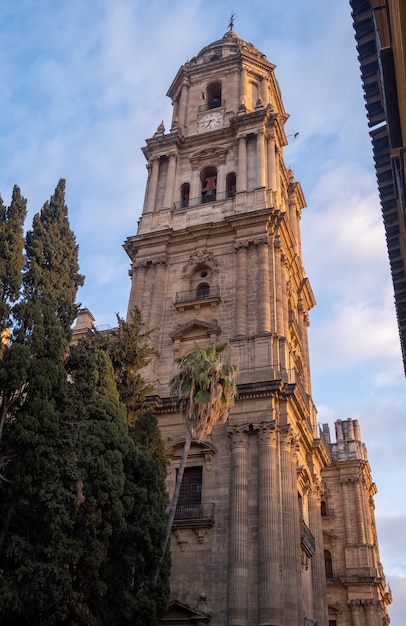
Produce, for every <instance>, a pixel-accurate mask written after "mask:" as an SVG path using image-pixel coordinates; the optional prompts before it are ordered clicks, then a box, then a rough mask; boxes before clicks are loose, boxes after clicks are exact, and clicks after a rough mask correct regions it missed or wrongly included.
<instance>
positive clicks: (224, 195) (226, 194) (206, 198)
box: [173, 189, 235, 210]
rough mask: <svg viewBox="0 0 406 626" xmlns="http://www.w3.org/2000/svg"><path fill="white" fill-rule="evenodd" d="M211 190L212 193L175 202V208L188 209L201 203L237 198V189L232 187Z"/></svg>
mask: <svg viewBox="0 0 406 626" xmlns="http://www.w3.org/2000/svg"><path fill="white" fill-rule="evenodd" d="M211 191H212V193H210V194H209V193H205V194H201V195H200V196H198V197H197V198H187V199H184V200H179V201H178V202H174V203H173V209H175V210H177V209H187V208H188V207H194V206H198V205H199V204H209V203H213V202H220V201H221V200H228V199H231V198H235V191H234V190H231V189H230V190H228V191H216V190H215V189H213V190H211Z"/></svg>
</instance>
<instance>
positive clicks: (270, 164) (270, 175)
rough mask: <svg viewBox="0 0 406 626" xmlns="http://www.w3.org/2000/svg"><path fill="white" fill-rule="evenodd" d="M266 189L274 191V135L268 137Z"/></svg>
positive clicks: (270, 134) (272, 133)
mask: <svg viewBox="0 0 406 626" xmlns="http://www.w3.org/2000/svg"><path fill="white" fill-rule="evenodd" d="M268 187H270V188H271V189H272V191H276V159H275V133H274V131H271V132H270V133H269V135H268Z"/></svg>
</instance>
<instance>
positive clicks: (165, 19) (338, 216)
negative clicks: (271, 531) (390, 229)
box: [0, 0, 406, 626]
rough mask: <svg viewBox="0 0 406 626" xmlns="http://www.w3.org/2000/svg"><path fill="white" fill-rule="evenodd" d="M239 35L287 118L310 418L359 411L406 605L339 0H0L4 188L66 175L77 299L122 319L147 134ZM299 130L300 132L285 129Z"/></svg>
mask: <svg viewBox="0 0 406 626" xmlns="http://www.w3.org/2000/svg"><path fill="white" fill-rule="evenodd" d="M231 11H234V12H235V14H236V20H235V30H236V32H237V33H238V35H239V36H240V37H241V38H243V39H245V40H247V41H250V42H251V43H253V44H254V45H256V47H257V48H259V49H260V50H261V51H263V52H264V53H265V54H266V56H267V57H268V59H269V60H270V61H271V62H272V63H275V64H276V66H277V68H276V75H277V78H278V81H279V84H280V87H281V90H282V96H283V99H284V104H285V108H286V110H287V112H288V113H289V114H290V118H289V120H288V121H287V124H286V132H287V134H288V135H291V138H290V144H289V146H287V147H286V148H285V160H286V163H287V164H288V165H290V166H291V167H292V169H293V170H294V172H295V177H296V179H297V180H299V181H300V182H301V184H302V187H303V190H304V194H305V197H306V200H307V208H306V209H305V210H304V211H303V217H302V237H303V256H304V264H305V268H306V271H307V274H308V276H309V278H310V281H311V284H312V287H313V291H314V293H315V296H316V300H317V306H316V307H315V309H314V310H313V311H312V312H311V326H310V330H309V334H310V350H311V360H312V381H313V396H314V401H315V403H316V406H317V407H318V412H319V422H320V423H323V422H329V423H330V424H331V425H332V424H333V423H334V420H336V419H338V418H341V419H346V418H348V417H352V418H354V419H358V420H359V421H360V424H361V432H362V436H363V440H364V441H365V443H366V444H367V447H368V451H369V459H370V463H371V467H372V474H373V478H374V480H375V482H376V483H377V486H378V490H379V491H378V494H377V496H376V498H375V502H376V518H377V524H378V533H379V538H380V551H381V559H382V562H383V565H384V568H385V573H386V577H387V579H388V581H389V583H390V585H391V588H392V591H393V594H394V598H395V599H394V603H393V605H392V607H391V618H392V621H391V624H392V626H402V625H403V623H404V617H403V616H404V615H405V614H406V554H405V545H406V500H405V497H404V494H403V487H404V485H405V483H406V463H405V461H404V449H405V444H406V428H405V426H404V422H403V420H404V414H405V407H406V387H405V379H404V374H403V367H402V362H401V356H400V347H399V341H398V333H397V327H396V316H395V309H394V304H393V288H392V283H391V279H390V273H389V263H388V259H387V253H386V244H385V235H384V231H383V225H382V220H381V215H380V207H379V199H378V194H377V188H376V181H375V172H374V168H373V160H372V149H371V144H370V139H369V135H368V127H367V120H366V116H365V109H364V103H363V95H362V88H361V81H360V73H359V67H358V62H357V54H356V48H355V40H354V35H353V30H352V22H351V14H350V6H349V3H348V2H347V1H346V0H329V1H328V3H326V2H325V0H307V2H303V0H266V1H265V0H251V1H250V2H249V3H248V2H246V1H245V2H242V1H240V0H233V2H227V1H223V2H221V3H220V2H215V1H214V0H205V1H201V0H193V1H192V0H173V1H172V2H170V3H164V2H162V1H159V0H150V1H149V2H148V3H145V2H141V1H138V0H114V2H111V1H110V0H93V1H92V2H91V3H90V2H83V0H70V1H69V2H62V1H61V0H59V1H58V0H36V1H35V2H32V0H18V1H17V2H16V1H15V0H3V1H2V2H1V16H0V84H1V89H0V111H1V116H0V193H1V195H2V197H3V200H4V201H5V202H6V203H8V202H9V201H10V198H11V192H12V187H13V184H14V183H16V184H18V185H19V186H20V187H21V190H22V193H23V195H24V196H25V197H27V199H28V207H29V212H30V215H29V220H28V222H27V224H28V225H30V223H31V219H32V216H33V214H34V213H35V212H37V211H38V210H39V209H40V208H41V206H42V205H43V203H44V202H45V200H47V199H48V198H49V197H50V195H51V194H52V193H53V191H54V189H55V186H56V184H57V182H58V180H59V178H66V181H67V196H66V197H67V204H68V206H69V212H70V221H71V225H72V228H73V229H74V231H75V233H76V238H77V242H78V244H79V247H80V266H81V271H82V273H84V274H85V275H86V283H85V286H84V287H83V288H82V289H81V290H80V292H79V301H80V302H81V303H82V304H83V305H84V306H87V307H88V308H89V309H90V310H91V311H92V313H93V315H94V316H95V318H96V324H97V325H99V326H101V325H104V324H110V325H114V323H115V313H116V312H119V313H120V314H121V315H123V316H125V314H126V309H127V300H128V295H129V287H130V283H129V278H128V269H129V260H128V258H127V256H126V254H125V253H124V251H123V249H122V244H123V242H124V240H125V239H126V237H128V236H130V235H133V234H135V233H136V229H137V220H138V218H139V216H140V212H141V208H142V203H143V196H144V189H145V182H146V168H145V160H144V157H143V155H142V153H141V147H142V146H143V145H144V143H145V139H146V138H147V137H151V136H152V135H153V133H154V132H155V130H156V128H157V126H158V125H159V124H160V122H161V121H162V120H163V121H164V123H165V125H166V127H167V128H168V127H169V126H170V120H171V104H170V101H169V99H168V98H167V97H166V96H165V94H166V91H167V89H168V88H169V86H170V84H171V82H172V79H173V78H174V76H175V74H176V72H177V70H178V69H179V67H180V66H181V65H182V63H184V62H185V61H186V60H187V59H189V58H191V57H193V56H194V55H195V54H196V53H197V52H198V51H199V50H200V49H201V48H202V47H204V46H205V45H207V44H208V43H210V42H211V41H213V40H215V39H218V38H220V37H221V36H222V35H223V34H224V32H225V31H226V30H227V27H228V20H229V18H230V14H231ZM296 132H299V137H298V138H297V139H294V137H293V135H294V133H296Z"/></svg>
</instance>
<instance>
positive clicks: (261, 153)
mask: <svg viewBox="0 0 406 626" xmlns="http://www.w3.org/2000/svg"><path fill="white" fill-rule="evenodd" d="M265 186H266V180H265V135H264V133H263V131H261V132H259V133H258V134H257V187H265Z"/></svg>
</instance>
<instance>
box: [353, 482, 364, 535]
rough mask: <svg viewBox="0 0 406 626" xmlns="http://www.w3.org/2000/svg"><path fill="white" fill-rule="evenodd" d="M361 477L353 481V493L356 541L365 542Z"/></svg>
mask: <svg viewBox="0 0 406 626" xmlns="http://www.w3.org/2000/svg"><path fill="white" fill-rule="evenodd" d="M361 481H362V478H361V477H360V476H359V477H358V479H357V480H356V482H355V483H354V492H355V493H354V495H355V498H354V499H355V509H356V512H357V534H358V541H357V543H363V544H365V543H366V532H365V519H364V515H365V508H364V501H363V500H364V499H363V494H362V482H361Z"/></svg>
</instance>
